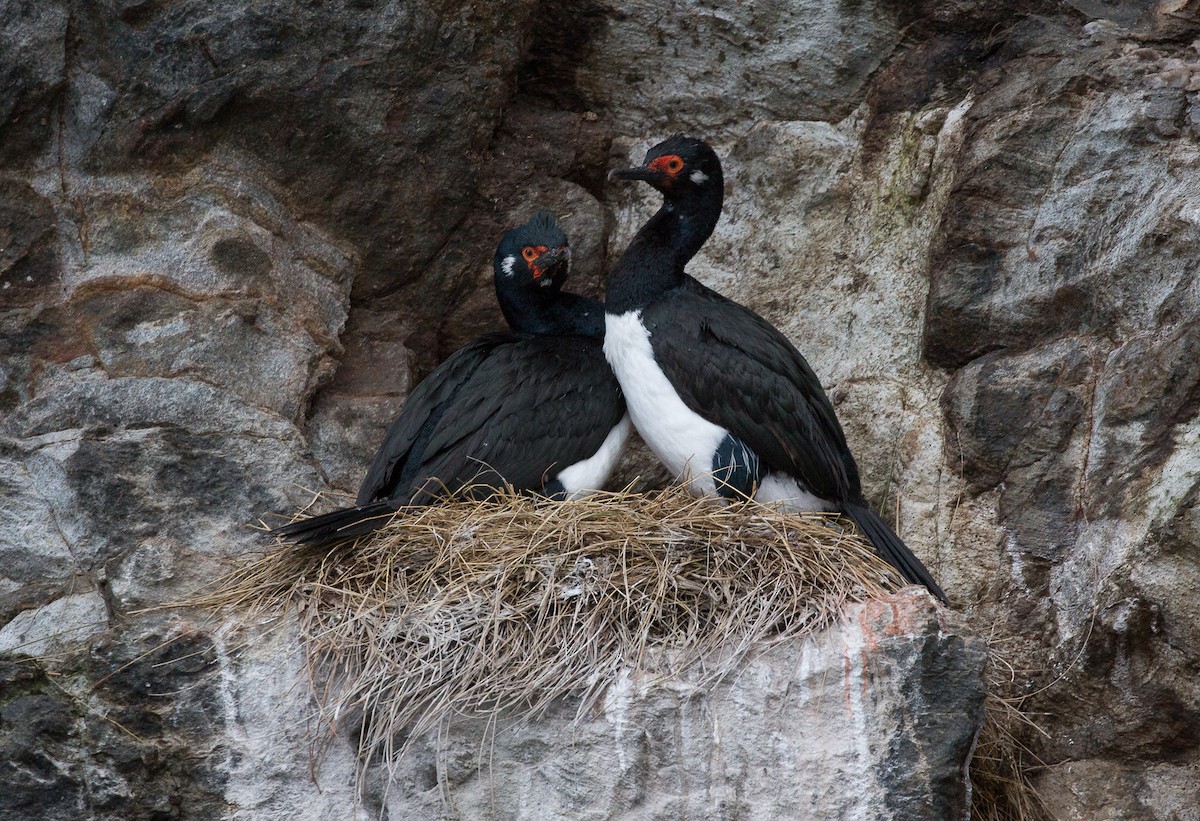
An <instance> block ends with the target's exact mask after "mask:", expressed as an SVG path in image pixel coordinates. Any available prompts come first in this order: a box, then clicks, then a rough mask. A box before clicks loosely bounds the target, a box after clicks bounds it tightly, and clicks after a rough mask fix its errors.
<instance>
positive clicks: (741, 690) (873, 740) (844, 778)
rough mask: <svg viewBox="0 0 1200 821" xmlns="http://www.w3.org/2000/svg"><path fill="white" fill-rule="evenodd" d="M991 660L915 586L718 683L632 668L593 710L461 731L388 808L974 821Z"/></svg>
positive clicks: (425, 755)
mask: <svg viewBox="0 0 1200 821" xmlns="http://www.w3.org/2000/svg"><path fill="white" fill-rule="evenodd" d="M984 659H985V651H984V647H983V644H982V642H981V641H979V640H977V639H965V638H964V637H963V636H962V635H961V634H958V633H957V632H956V631H954V630H953V629H950V628H948V627H947V626H946V625H944V624H942V623H941V622H939V619H938V617H937V615H936V613H935V612H934V607H933V605H932V602H931V600H930V599H929V598H928V596H926V595H925V594H924V593H923V592H916V591H915V590H911V589H910V591H909V592H907V593H902V594H899V595H897V596H895V597H893V598H891V599H888V600H883V601H879V602H874V603H872V604H869V605H865V606H856V607H854V608H853V609H852V610H851V611H850V612H849V613H848V615H847V619H846V622H845V623H844V624H843V625H840V626H838V627H837V628H835V629H832V630H829V631H827V632H825V633H823V634H819V635H817V636H816V637H814V638H812V639H809V640H798V641H794V642H788V643H786V644H783V645H778V646H776V647H773V648H771V649H770V650H767V651H764V652H763V653H762V654H760V655H759V656H758V657H757V658H755V659H753V660H751V661H749V662H748V663H746V664H745V665H744V666H743V667H741V668H740V669H739V670H737V671H736V672H735V673H733V674H730V675H729V676H728V678H727V679H725V680H723V681H720V682H711V681H708V682H706V681H705V680H704V679H703V676H702V675H700V674H699V673H697V674H695V675H692V676H688V677H681V678H669V679H666V680H658V681H654V680H652V678H651V677H650V676H644V675H634V676H630V675H629V674H628V673H622V674H621V675H620V676H619V677H618V680H617V684H616V685H615V686H614V687H613V688H612V689H611V690H610V691H609V692H608V694H607V696H606V697H605V699H604V703H603V705H602V707H601V708H600V710H599V711H598V712H599V714H598V715H596V716H587V717H583V718H582V719H580V720H578V721H575V720H574V719H575V712H576V709H577V705H576V704H574V703H561V704H558V705H556V706H555V707H554V708H552V709H551V711H550V713H549V714H548V715H547V716H545V717H544V718H541V719H539V720H537V721H536V722H529V723H520V724H516V725H511V726H504V724H503V723H501V724H500V725H498V726H491V725H489V724H488V723H487V722H484V721H467V722H463V723H462V724H456V725H452V726H451V727H450V728H449V730H448V731H446V732H444V733H441V734H431V735H430V736H429V737H427V738H424V739H421V740H420V741H419V742H417V743H416V744H415V745H414V748H413V750H412V753H411V754H410V755H409V756H408V757H407V758H406V759H404V760H402V762H401V764H400V766H399V767H398V769H397V771H396V773H395V779H394V780H393V781H392V782H391V786H390V789H389V790H388V791H387V793H386V795H383V797H382V800H383V803H384V804H385V805H386V807H387V810H388V817H389V818H412V819H443V818H453V817H470V818H612V817H620V818H631V819H646V820H647V821H649V820H650V819H670V818H710V819H724V818H762V819H768V818H842V819H867V818H880V819H882V818H897V819H899V818H904V819H911V820H912V821H918V819H931V821H932V820H933V819H938V820H939V821H941V819H947V818H961V817H963V816H964V813H965V811H966V806H967V794H966V791H965V785H964V782H963V779H962V772H963V767H964V766H965V764H966V761H967V759H968V756H969V754H970V750H971V748H972V746H973V744H974V741H975V735H974V730H973V729H972V728H973V727H974V726H976V722H977V721H978V719H979V717H980V715H981V711H982V698H983V693H984V689H983V682H982V680H981V677H980V675H981V670H982V665H983V661H984ZM898 727H900V728H903V731H902V732H901V733H899V734H897V733H896V728H898ZM563 738H570V739H571V741H570V743H569V744H566V745H563V744H561V743H560V739H563ZM481 749H484V750H487V752H486V753H485V754H484V755H482V756H480V754H479V751H480V750H481ZM380 793H381V794H382V793H383V790H382V789H380Z"/></svg>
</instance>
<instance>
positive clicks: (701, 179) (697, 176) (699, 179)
mask: <svg viewBox="0 0 1200 821" xmlns="http://www.w3.org/2000/svg"><path fill="white" fill-rule="evenodd" d="M691 180H692V182H694V183H696V185H700V184H702V183H705V182H708V175H707V174H705V173H704V172H703V171H701V170H699V169H697V170H695V171H693V172H692V173H691Z"/></svg>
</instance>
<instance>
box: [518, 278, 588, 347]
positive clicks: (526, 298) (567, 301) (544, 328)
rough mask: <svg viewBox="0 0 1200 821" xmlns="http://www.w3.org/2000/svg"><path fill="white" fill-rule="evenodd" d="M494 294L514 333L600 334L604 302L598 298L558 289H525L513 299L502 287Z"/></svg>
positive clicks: (555, 334)
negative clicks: (543, 290)
mask: <svg viewBox="0 0 1200 821" xmlns="http://www.w3.org/2000/svg"><path fill="white" fill-rule="evenodd" d="M496 296H497V298H498V300H499V302H500V310H502V311H503V312H504V319H505V320H507V322H508V326H509V327H510V328H512V329H513V330H514V331H516V332H517V333H522V334H547V335H554V336H593V337H596V338H599V337H602V336H603V335H604V305H603V304H601V303H600V301H599V300H595V299H589V298H588V297H585V296H580V295H579V294H567V293H563V292H561V291H549V290H547V291H545V292H541V291H525V292H524V293H522V294H520V295H519V298H514V296H513V295H511V294H507V293H505V292H504V290H503V289H498V290H497V293H496Z"/></svg>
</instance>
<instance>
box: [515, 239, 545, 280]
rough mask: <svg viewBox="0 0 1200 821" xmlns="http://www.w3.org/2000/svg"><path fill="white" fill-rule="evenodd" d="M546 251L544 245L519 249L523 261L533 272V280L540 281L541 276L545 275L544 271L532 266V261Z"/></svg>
mask: <svg viewBox="0 0 1200 821" xmlns="http://www.w3.org/2000/svg"><path fill="white" fill-rule="evenodd" d="M547 250H548V249H547V248H546V246H545V245H526V246H525V247H524V248H522V249H521V256H522V257H523V258H524V259H525V262H527V263H529V267H530V268H531V269H532V270H533V278H534V279H541V278H542V274H544V273H545V271H543V270H542V269H541V268H539V267H538V266H536V265H534V264H533V263H534V260H536V259H537V258H538V257H540V256H541V255H542V254H544V253H546V251H547Z"/></svg>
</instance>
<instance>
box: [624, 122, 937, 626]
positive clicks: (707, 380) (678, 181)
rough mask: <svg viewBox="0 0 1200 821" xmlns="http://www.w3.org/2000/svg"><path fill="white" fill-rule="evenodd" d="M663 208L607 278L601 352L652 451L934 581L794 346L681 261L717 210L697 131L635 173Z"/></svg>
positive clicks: (714, 179)
mask: <svg viewBox="0 0 1200 821" xmlns="http://www.w3.org/2000/svg"><path fill="white" fill-rule="evenodd" d="M610 176H612V177H616V178H618V179H623V180H643V181H645V182H648V183H650V185H652V186H654V187H655V188H656V189H658V190H659V191H660V192H662V194H663V204H662V207H661V208H660V209H659V210H658V212H657V213H656V214H654V216H653V217H651V218H650V220H649V221H648V222H647V223H646V224H645V225H644V226H643V227H642V228H641V230H640V231H638V233H637V235H636V236H635V237H634V239H633V241H632V242H631V243H630V245H629V247H628V249H627V250H626V251H625V253H624V255H622V257H621V258H620V260H618V262H617V264H616V266H615V267H614V268H613V270H612V271H611V272H610V273H609V275H608V281H607V284H606V292H605V335H604V354H605V357H606V358H607V359H608V362H609V364H610V365H612V368H613V371H614V372H615V373H616V375H617V379H618V380H619V381H620V383H621V388H622V389H623V390H624V392H625V401H626V403H627V404H628V406H629V414H630V416H631V417H632V419H633V424H634V427H636V428H637V430H638V432H639V433H640V434H641V436H642V438H643V439H644V440H645V441H646V444H647V445H648V446H649V447H650V449H651V450H652V451H654V454H655V455H656V456H657V457H658V458H659V459H660V460H661V461H662V462H663V464H664V465H666V467H667V469H668V470H670V471H671V472H673V473H674V474H675V475H676V476H677V477H678V478H679V479H680V480H681V481H683V482H686V483H687V485H688V487H689V488H690V489H691V491H692V492H693V493H695V494H696V495H712V494H720V495H722V496H726V497H729V498H738V497H749V498H754V499H756V500H758V501H762V502H767V503H772V504H775V505H777V506H779V507H782V508H784V509H788V510H809V511H837V512H840V513H842V514H845V515H846V516H848V517H849V518H850V519H852V520H853V521H854V522H855V524H857V525H858V527H859V528H860V529H861V530H862V531H863V533H864V534H865V535H866V537H867V538H868V539H869V540H870V541H871V544H873V545H874V546H875V549H876V550H877V551H878V552H879V554H880V555H881V556H882V557H883V558H884V559H885V560H887V561H888V562H889V563H890V564H892V565H893V566H894V567H896V568H897V569H898V570H899V571H900V572H901V574H903V576H904V577H905V578H906V579H907V580H908V581H910V582H913V583H917V584H923V585H925V586H926V587H927V588H928V589H929V590H930V591H931V592H932V593H933V594H934V595H935V596H937V597H938V598H939V599H941V600H942V601H943V602H944V601H946V596H945V594H944V593H943V592H942V590H941V588H940V587H939V586H938V584H937V582H935V581H934V580H933V577H932V576H931V575H930V574H929V571H928V570H926V569H925V567H924V565H922V564H921V561H920V560H919V559H918V558H917V557H916V556H914V555H913V553H912V551H911V550H909V549H908V547H907V545H905V544H904V542H903V541H901V539H900V537H899V536H897V535H896V534H895V533H894V532H893V531H892V529H891V528H890V527H888V526H887V524H886V523H885V522H884V521H883V520H882V519H881V518H880V517H879V516H878V515H876V514H875V512H874V511H872V510H871V508H870V506H869V505H868V504H867V502H866V500H865V499H864V498H863V494H862V485H861V483H860V481H859V474H858V466H857V465H856V464H855V462H854V457H853V456H852V455H851V454H850V449H849V447H847V445H846V436H845V434H844V433H843V432H842V426H841V424H840V423H839V422H838V419H837V416H836V415H835V414H834V411H833V406H832V405H831V404H830V402H829V399H828V397H826V395H825V391H824V390H823V389H822V388H821V383H820V381H819V380H818V379H817V377H816V374H814V373H813V370H812V368H811V367H809V364H808V362H807V361H805V359H804V357H803V356H801V354H800V352H799V351H798V350H796V347H795V346H794V345H792V343H791V342H790V341H788V339H787V337H785V336H784V335H783V334H782V333H780V332H779V331H778V330H777V329H776V328H775V327H773V326H772V325H771V324H770V323H769V322H767V321H766V320H765V319H763V318H762V317H760V316H759V315H758V314H756V313H754V312H753V311H751V310H750V309H748V308H746V307H744V306H742V305H739V304H738V303H736V302H733V301H731V300H729V299H726V298H725V297H723V296H721V295H720V294H718V293H716V292H715V291H713V290H711V289H709V288H707V287H705V286H704V285H702V284H700V283H699V282H698V281H697V280H696V279H694V278H693V277H691V276H690V275H688V274H687V273H686V272H685V270H684V268H685V266H686V265H687V263H688V261H689V260H690V259H691V258H692V257H693V256H694V255H695V254H696V252H697V251H698V250H699V249H700V247H701V246H702V245H703V244H704V242H705V241H706V240H707V239H708V238H709V236H710V235H711V234H712V232H713V229H714V228H715V227H716V224H717V220H718V218H719V217H720V215H721V204H722V200H723V197H724V179H723V177H722V174H721V162H720V160H719V159H718V158H717V155H716V154H715V153H714V152H713V150H712V148H710V147H709V146H708V145H707V144H706V143H704V142H703V141H701V140H697V139H692V138H689V137H684V136H682V135H677V136H674V137H671V138H670V139H668V140H666V141H664V142H662V143H659V144H658V145H656V146H655V147H654V148H652V149H650V151H649V152H648V153H647V155H646V160H645V163H644V164H643V165H641V166H639V167H637V168H629V169H625V170H619V171H613V172H612V173H611V174H610Z"/></svg>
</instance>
